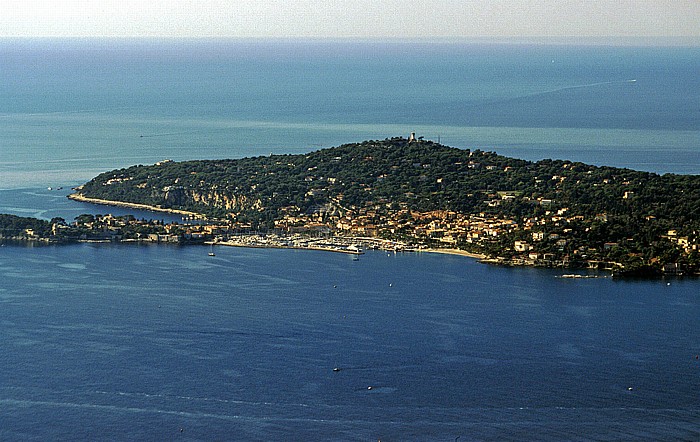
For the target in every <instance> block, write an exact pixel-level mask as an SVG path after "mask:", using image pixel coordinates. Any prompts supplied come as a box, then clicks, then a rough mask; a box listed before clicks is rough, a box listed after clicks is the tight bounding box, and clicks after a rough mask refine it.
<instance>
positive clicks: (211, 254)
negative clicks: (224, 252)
mask: <svg viewBox="0 0 700 442" xmlns="http://www.w3.org/2000/svg"><path fill="white" fill-rule="evenodd" d="M209 256H216V254H215V253H214V245H213V244H212V246H211V249H209Z"/></svg>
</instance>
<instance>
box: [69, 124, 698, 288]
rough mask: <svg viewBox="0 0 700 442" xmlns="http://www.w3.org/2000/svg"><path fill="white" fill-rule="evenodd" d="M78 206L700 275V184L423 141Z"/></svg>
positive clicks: (131, 179) (286, 162) (120, 181)
mask: <svg viewBox="0 0 700 442" xmlns="http://www.w3.org/2000/svg"><path fill="white" fill-rule="evenodd" d="M70 197H71V198H75V199H81V200H84V201H94V202H100V203H103V204H137V205H139V207H142V206H148V207H150V208H154V209H157V210H168V211H182V212H184V213H187V214H188V215H192V216H194V215H193V214H196V216H198V217H200V218H203V219H207V220H209V222H208V223H207V224H208V225H210V226H211V225H216V229H214V230H212V232H215V233H212V236H213V237H214V238H216V239H217V240H220V241H227V240H229V239H230V237H231V236H232V235H233V234H234V233H235V234H237V235H241V234H242V233H247V232H256V234H261V233H262V234H265V235H272V234H274V235H277V236H279V237H285V236H289V235H295V234H308V233H313V234H315V235H317V236H319V235H320V236H325V237H334V236H338V237H344V238H347V237H351V238H352V237H355V238H370V239H373V240H376V241H386V243H385V244H392V245H393V247H395V248H397V249H401V248H408V249H425V248H432V249H448V250H462V251H465V252H469V253H473V254H478V255H481V256H485V257H486V258H487V261H488V262H494V263H498V264H503V265H528V266H543V267H562V268H596V269H607V270H611V271H614V272H616V273H617V274H621V275H662V274H696V273H697V272H698V270H699V269H700V255H699V251H698V243H699V237H698V233H699V232H700V176H697V175H673V174H667V175H657V174H654V173H649V172H639V171H634V170H629V169H621V168H613V167H598V166H592V165H587V164H583V163H578V162H571V161H563V160H542V161H537V162H530V161H525V160H519V159H514V158H508V157H504V156H501V155H498V154H496V153H493V152H486V151H481V150H467V149H458V148H453V147H449V146H444V145H441V144H439V143H435V142H432V141H428V140H423V139H417V138H415V137H414V136H413V135H412V136H411V137H409V138H408V139H406V138H401V137H397V138H388V139H385V140H372V141H365V142H361V143H353V144H345V145H342V146H338V147H334V148H328V149H322V150H318V151H315V152H311V153H308V154H301V155H270V156H264V157H254V158H243V159H235V160H205V161H184V162H174V161H170V160H166V161H161V162H159V163H156V164H154V165H150V166H143V165H138V166H133V167H129V168H125V169H120V170H114V171H110V172H106V173H103V174H101V175H99V176H97V177H95V178H94V179H92V180H91V181H89V182H88V183H85V184H84V185H82V186H80V187H78V188H77V189H76V193H75V194H73V195H71V196H70Z"/></svg>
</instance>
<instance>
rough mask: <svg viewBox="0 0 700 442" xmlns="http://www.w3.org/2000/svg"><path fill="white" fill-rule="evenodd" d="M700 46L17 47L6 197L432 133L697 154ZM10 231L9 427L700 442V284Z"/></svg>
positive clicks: (674, 167)
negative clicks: (116, 176) (37, 240)
mask: <svg viewBox="0 0 700 442" xmlns="http://www.w3.org/2000/svg"><path fill="white" fill-rule="evenodd" d="M698 72H700V47H699V46H691V45H688V46H683V45H668V46H664V45H656V46H636V45H633V44H632V45H630V44H625V45H612V46H610V45H603V44H600V42H596V43H595V44H587V43H586V42H585V41H582V42H577V43H569V44H567V45H559V44H554V43H551V42H546V41H544V42H537V43H532V42H530V43H527V44H525V43H514V42H496V41H489V40H476V41H401V40H396V41H381V42H380V41H372V40H367V41H361V40H353V41H343V40H338V41H331V40H281V39H280V40H254V39H249V40H235V39H233V40H219V39H194V40H178V39H163V40H158V39H12V38H6V39H0V213H11V214H16V215H21V216H34V217H39V218H42V219H47V220H48V219H51V218H54V217H63V218H64V219H66V220H68V221H71V220H73V219H74V218H75V217H76V216H78V215H80V214H83V213H93V214H98V213H100V214H104V213H112V214H116V215H118V214H126V213H134V214H135V215H136V216H137V217H139V218H146V219H162V220H165V221H168V222H170V221H178V218H177V216H175V215H170V214H164V213H153V212H147V211H138V212H134V211H131V210H128V209H122V208H115V207H108V206H96V205H91V204H86V203H78V202H74V201H71V200H68V199H67V198H66V195H67V194H68V193H70V192H71V188H72V187H75V186H77V185H80V184H82V183H84V182H85V181H87V180H89V179H90V178H92V177H93V176H95V175H97V174H99V173H101V172H105V171H109V170H112V169H116V168H123V167H128V166H131V165H134V164H152V163H154V162H157V161H161V160H164V159H172V160H176V161H181V160H189V159H221V158H241V157H248V156H261V155H270V154H301V153H307V152H310V151H314V150H318V149H322V148H327V147H332V146H336V145H340V144H344V143H352V142H359V141H363V140H367V139H384V138H388V137H394V136H404V137H406V136H408V135H409V134H410V133H411V132H415V133H416V135H417V136H423V137H425V138H426V139H431V140H434V141H439V142H440V143H442V144H446V145H450V146H454V147H458V148H464V149H481V150H488V151H495V152H497V153H499V154H502V155H507V156H511V157H516V158H523V159H527V160H533V161H536V160H540V159H545V158H552V159H568V160H572V161H581V162H586V163H591V164H596V165H609V166H616V167H624V168H630V169H636V170H644V171H649V172H654V173H658V174H666V173H673V174H693V175H697V174H699V173H700V76H699V75H698ZM208 251H209V249H208V248H205V247H201V246H172V245H145V244H144V245H135V244H129V245H115V244H76V245H64V246H54V245H50V246H47V245H43V246H39V245H32V244H25V245H13V244H2V245H0V335H1V336H2V337H3V339H2V353H1V356H0V406H1V410H2V411H1V412H0V440H36V441H46V440H66V441H68V440H70V441H74V440H144V441H148V440H153V441H160V440H201V441H215V440H216V441H224V440H245V441H248V440H250V441H270V440H279V441H296V440H298V441H306V440H338V441H345V440H347V441H375V440H381V441H433V440H435V441H454V440H459V441H472V440H474V441H479V440H487V441H490V440H499V441H501V440H513V441H522V440H551V441H562V440H566V441H575V440H605V441H609V440H625V441H634V440H700V394H698V392H699V391H700V359H699V358H700V328H699V327H700V319H699V318H700V281H699V280H698V279H695V278H690V277H684V278H666V279H662V280H617V279H615V280H613V279H611V278H610V277H609V275H608V274H606V273H597V274H591V275H589V276H595V277H591V278H585V279H584V278H581V279H568V278H562V277H561V276H562V274H563V273H564V272H563V271H562V270H556V269H553V270H551V269H550V270H545V269H529V268H504V267H496V266H491V265H486V264H481V263H479V262H477V261H476V260H474V259H472V258H467V257H463V256H455V255H445V254H434V253H387V252H382V251H371V250H370V251H367V252H366V253H365V254H364V255H362V256H361V257H360V259H359V260H358V261H355V260H353V259H351V257H350V256H348V255H344V254H338V253H329V252H319V251H306V250H280V249H245V248H232V247H217V248H216V250H215V251H216V254H215V256H208V253H207V252H208Z"/></svg>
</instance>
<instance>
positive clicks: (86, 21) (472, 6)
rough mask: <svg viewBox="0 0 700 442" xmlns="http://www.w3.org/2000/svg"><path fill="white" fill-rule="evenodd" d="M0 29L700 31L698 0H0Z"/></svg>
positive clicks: (114, 32)
mask: <svg viewBox="0 0 700 442" xmlns="http://www.w3.org/2000/svg"><path fill="white" fill-rule="evenodd" d="M0 36H62V37H67V36H104V37H115V36H120V37H121V36H131V37H141V36H158V37H324V38H325V37H329V38H333V37H335V38H343V37H352V38H386V37H398V38H435V37H457V38H459V37H567V36H592V37H607V36H614V37H629V36H643V37H665V36H681V37H693V38H697V37H700V0H596V1H593V0H227V1H223V0H211V1H209V0H0Z"/></svg>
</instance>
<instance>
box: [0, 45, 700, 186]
mask: <svg viewBox="0 0 700 442" xmlns="http://www.w3.org/2000/svg"><path fill="white" fill-rule="evenodd" d="M0 60H1V62H2V64H1V67H0V151H1V152H2V156H1V157H0V188H5V189H7V188H18V187H35V186H40V187H43V186H47V185H51V184H55V183H60V184H62V185H74V184H79V183H81V182H83V181H86V180H87V179H89V178H91V177H92V176H94V175H96V174H97V173H100V172H102V171H105V170H110V169H113V168H118V167H126V166H129V165H132V164H139V163H143V164H146V163H153V162H156V161H159V160H162V159H164V158H171V159H174V160H186V159H214V158H240V157H244V156H251V155H268V154H270V153H302V152H308V151H311V150H316V149H319V148H322V147H330V146H334V145H338V144H342V143H347V142H355V141H362V140H365V139H373V138H379V139H383V138H386V137H391V136H399V135H404V136H405V135H407V134H408V133H410V132H417V133H418V134H419V135H422V136H425V137H426V138H429V139H432V140H435V141H437V140H438V139H439V140H440V141H441V142H442V143H444V144H448V145H451V146H454V147H460V148H480V149H483V150H494V151H496V152H498V153H501V154H504V155H508V156H513V157H518V158H525V159H530V160H537V159H542V158H560V159H571V160H577V161H584V162H588V163H593V164H601V165H602V164H605V165H613V166H620V167H629V168H634V169H640V170H649V171H654V172H659V173H667V172H672V173H690V174H697V173H700V106H699V105H698V103H699V102H700V78H699V77H698V76H697V72H700V48H698V47H685V46H675V47H670V46H669V47H637V46H618V47H608V46H599V45H598V46H596V45H592V46H561V45H523V44H507V43H502V44H494V43H489V42H479V43H463V42H437V43H430V42H405V41H398V42H388V43H381V42H372V41H364V42H357V41H355V42H348V41H334V42H324V41H313V40H312V41H284V40H129V39H116V40H104V39H102V40H100V39H96V40H90V39H87V40H80V39H77V40H71V39H67V40H48V39H38V40H31V39H5V40H0Z"/></svg>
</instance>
